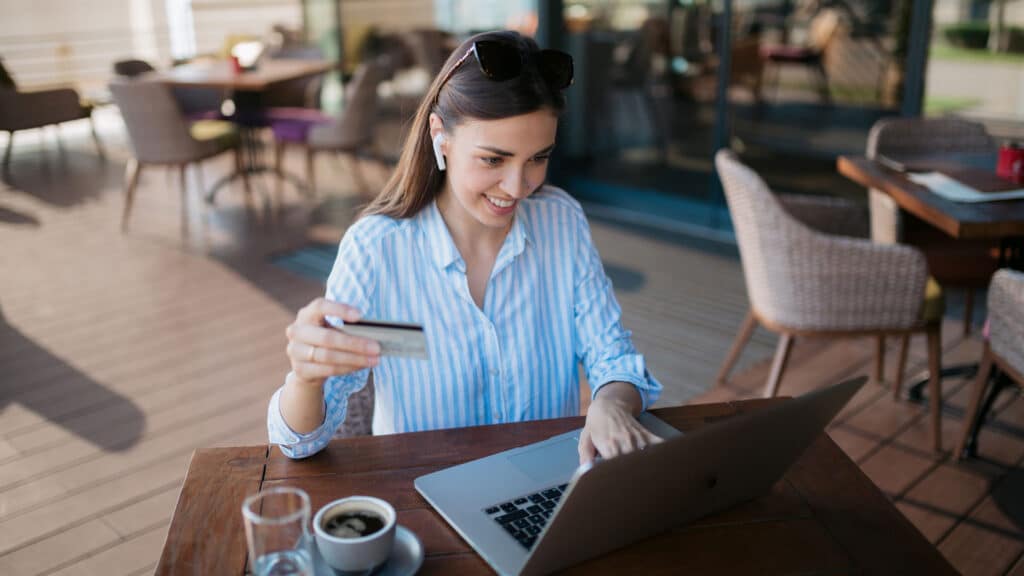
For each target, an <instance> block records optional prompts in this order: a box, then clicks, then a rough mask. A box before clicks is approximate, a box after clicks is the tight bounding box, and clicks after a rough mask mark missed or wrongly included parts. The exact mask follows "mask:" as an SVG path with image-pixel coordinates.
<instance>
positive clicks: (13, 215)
mask: <svg viewBox="0 0 1024 576" xmlns="http://www.w3.org/2000/svg"><path fill="white" fill-rule="evenodd" d="M0 222H2V223H4V224H15V225H18V226H31V227H33V228H38V227H39V220H38V219H37V218H36V217H35V216H32V215H31V214H22V213H21V212H18V211H15V210H11V209H10V208H4V207H3V206H0Z"/></svg>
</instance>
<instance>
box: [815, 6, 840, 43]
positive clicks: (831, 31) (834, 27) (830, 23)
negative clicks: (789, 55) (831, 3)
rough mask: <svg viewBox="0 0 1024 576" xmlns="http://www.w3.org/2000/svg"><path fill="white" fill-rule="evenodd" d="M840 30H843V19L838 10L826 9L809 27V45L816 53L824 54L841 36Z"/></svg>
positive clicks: (820, 12)
mask: <svg viewBox="0 0 1024 576" xmlns="http://www.w3.org/2000/svg"><path fill="white" fill-rule="evenodd" d="M840 28H842V19H841V18H840V17H839V11H838V10H836V9H834V8H825V9H823V10H821V11H819V12H818V13H817V14H816V15H815V16H814V18H812V19H811V23H810V24H809V25H808V30H807V45H808V46H809V47H810V48H812V49H813V50H814V51H815V52H818V53H822V52H824V51H825V49H826V48H828V45H829V44H831V43H832V41H833V40H835V39H836V37H837V36H838V35H839V30H840Z"/></svg>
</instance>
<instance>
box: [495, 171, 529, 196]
mask: <svg viewBox="0 0 1024 576" xmlns="http://www.w3.org/2000/svg"><path fill="white" fill-rule="evenodd" d="M530 190H531V188H530V183H529V182H527V180H526V171H525V170H511V171H509V173H508V174H506V175H505V177H504V178H502V180H501V191H502V192H504V193H505V194H508V195H509V196H512V197H513V198H516V199H522V198H525V197H526V196H527V195H528V194H529V193H530Z"/></svg>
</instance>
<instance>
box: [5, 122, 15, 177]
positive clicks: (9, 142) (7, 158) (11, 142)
mask: <svg viewBox="0 0 1024 576" xmlns="http://www.w3.org/2000/svg"><path fill="white" fill-rule="evenodd" d="M11 150H14V131H11V132H8V133H7V150H5V151H4V170H7V168H8V167H9V166H10V165H11Z"/></svg>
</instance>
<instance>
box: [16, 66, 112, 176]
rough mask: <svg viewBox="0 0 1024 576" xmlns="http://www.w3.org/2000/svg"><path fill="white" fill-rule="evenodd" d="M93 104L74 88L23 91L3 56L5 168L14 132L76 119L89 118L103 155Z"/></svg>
mask: <svg viewBox="0 0 1024 576" xmlns="http://www.w3.org/2000/svg"><path fill="white" fill-rule="evenodd" d="M92 110H93V105H92V104H90V103H88V102H86V101H84V100H83V99H82V98H81V97H80V96H79V95H78V92H77V91H75V90H74V89H73V88H54V89H50V90H33V91H30V92H21V91H19V90H18V85H17V84H16V83H15V81H14V78H13V77H12V76H11V74H10V72H8V71H7V69H6V68H5V67H4V65H3V61H2V60H0V131H5V132H7V150H6V151H4V160H3V168H4V170H6V169H7V168H8V166H9V165H10V161H11V151H12V150H13V149H14V133H15V132H17V131H19V130H31V129H33V128H43V127H44V126H50V125H57V124H61V123H64V122H71V121H73V120H88V121H89V127H90V129H91V131H92V138H93V142H95V143H96V151H97V152H98V153H99V155H100V157H101V158H102V157H104V152H103V144H102V143H101V142H100V137H99V135H98V134H97V133H96V123H95V122H93V119H92Z"/></svg>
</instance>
